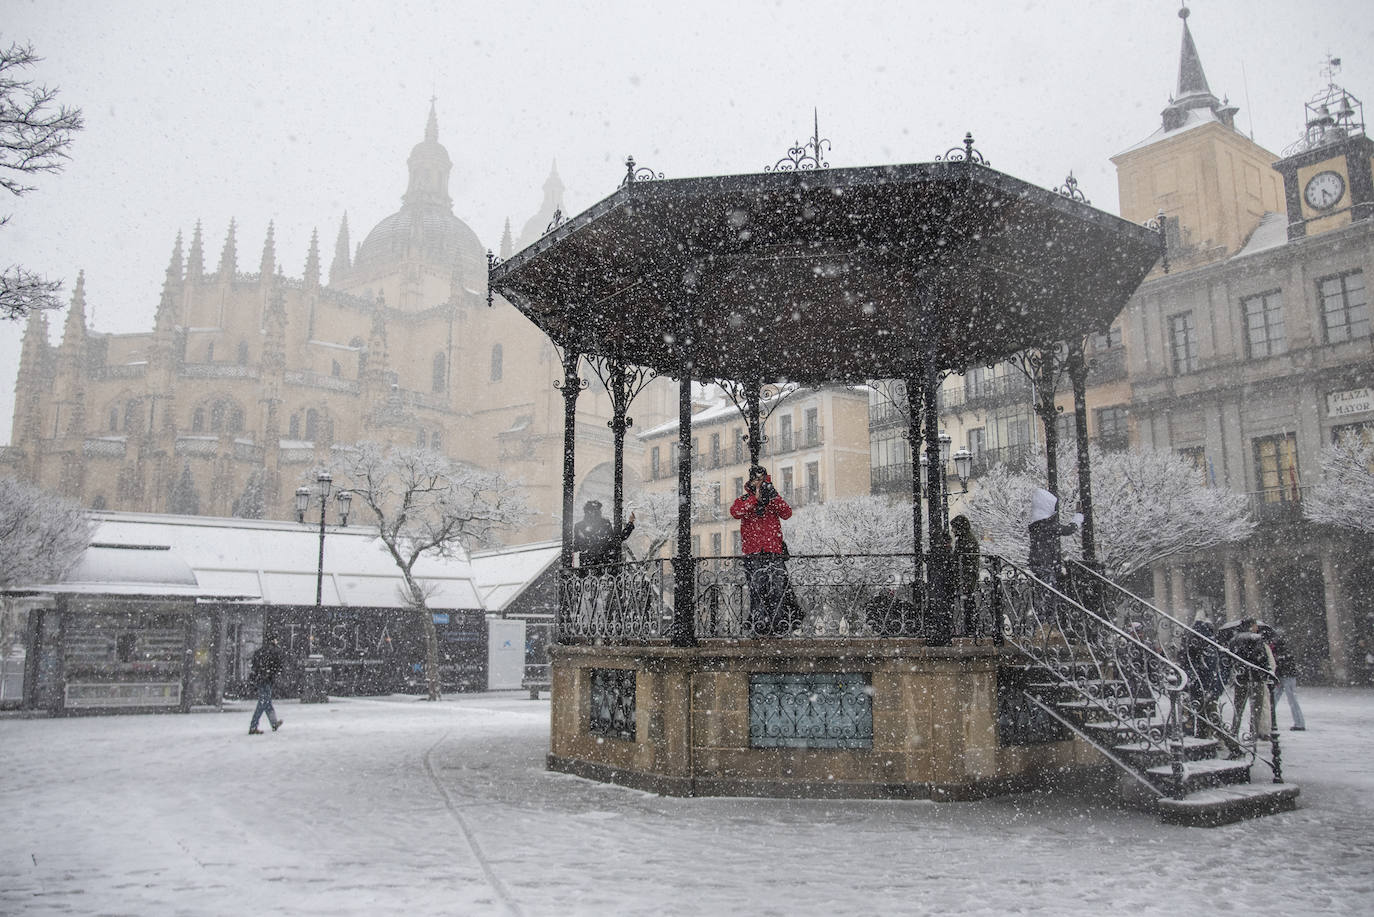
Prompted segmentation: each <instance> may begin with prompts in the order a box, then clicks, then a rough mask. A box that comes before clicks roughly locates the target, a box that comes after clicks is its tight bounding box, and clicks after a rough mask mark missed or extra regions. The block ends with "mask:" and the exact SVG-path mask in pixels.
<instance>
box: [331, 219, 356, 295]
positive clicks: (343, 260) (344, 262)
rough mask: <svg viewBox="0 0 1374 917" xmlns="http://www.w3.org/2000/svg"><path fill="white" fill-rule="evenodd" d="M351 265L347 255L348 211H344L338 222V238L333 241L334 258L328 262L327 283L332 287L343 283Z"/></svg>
mask: <svg viewBox="0 0 1374 917" xmlns="http://www.w3.org/2000/svg"><path fill="white" fill-rule="evenodd" d="M352 266H353V262H352V261H351V260H350V259H349V256H348V211H344V215H343V220H342V221H341V222H340V223H339V238H338V239H337V240H335V242H334V260H333V261H331V262H330V263H329V285H330V286H331V287H334V286H338V285H339V284H341V283H343V280H344V275H346V274H347V273H348V269H349V268H350V267H352Z"/></svg>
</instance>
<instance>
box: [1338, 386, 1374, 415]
mask: <svg viewBox="0 0 1374 917" xmlns="http://www.w3.org/2000/svg"><path fill="white" fill-rule="evenodd" d="M1370 411H1374V389H1370V388H1369V387H1368V386H1366V387H1365V388H1352V389H1346V390H1345V391H1343V392H1330V393H1329V394H1327V396H1326V415H1327V416H1328V417H1349V416H1350V415H1351V414H1368V413H1369V412H1370Z"/></svg>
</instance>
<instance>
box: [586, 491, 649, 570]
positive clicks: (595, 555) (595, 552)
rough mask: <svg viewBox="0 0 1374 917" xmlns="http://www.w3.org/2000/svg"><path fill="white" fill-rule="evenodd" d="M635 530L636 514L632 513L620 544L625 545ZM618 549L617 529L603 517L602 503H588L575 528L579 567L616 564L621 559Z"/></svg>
mask: <svg viewBox="0 0 1374 917" xmlns="http://www.w3.org/2000/svg"><path fill="white" fill-rule="evenodd" d="M634 530H635V514H634V513H630V518H629V519H628V520H626V522H625V527H624V528H623V529H622V530H621V532H620V542H621V543H622V544H623V543H624V541H625V539H626V538H629V537H630V534H631V533H632V532H634ZM616 547H617V545H616V539H615V529H614V527H612V525H611V520H609V519H607V518H606V517H605V516H603V515H601V501H600V500H589V501H587V505H586V506H584V507H583V508H582V521H581V522H579V523H577V525H575V526H573V550H574V551H578V552H581V557H580V558H579V561H578V566H580V567H595V566H598V565H600V564H611V563H615V562H616V561H617V560H619V559H620V558H618V557H617V556H616Z"/></svg>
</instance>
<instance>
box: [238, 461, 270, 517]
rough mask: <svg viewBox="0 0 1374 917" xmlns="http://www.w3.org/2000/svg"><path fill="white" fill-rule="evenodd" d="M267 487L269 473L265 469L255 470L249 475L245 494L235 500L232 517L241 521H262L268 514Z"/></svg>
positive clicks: (245, 482)
mask: <svg viewBox="0 0 1374 917" xmlns="http://www.w3.org/2000/svg"><path fill="white" fill-rule="evenodd" d="M266 486H267V471H266V470H265V469H263V468H254V469H253V471H252V473H251V474H249V475H248V480H246V481H244V482H243V492H242V493H240V494H239V495H238V496H237V497H235V498H234V507H233V509H232V510H231V511H230V515H232V516H236V517H237V518H239V519H261V518H262V517H263V516H265V515H266V514H267V501H266V496H265V488H266Z"/></svg>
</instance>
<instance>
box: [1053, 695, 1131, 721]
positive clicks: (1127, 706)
mask: <svg viewBox="0 0 1374 917" xmlns="http://www.w3.org/2000/svg"><path fill="white" fill-rule="evenodd" d="M1051 703H1053V705H1054V708H1055V709H1056V710H1059V711H1061V712H1063V713H1066V714H1069V715H1071V716H1077V717H1079V718H1080V719H1082V718H1083V717H1084V716H1086V715H1088V714H1090V713H1102V714H1104V715H1111V714H1112V713H1116V714H1118V715H1121V716H1150V715H1152V714H1153V713H1154V712H1155V702H1154V699H1153V698H1129V697H1112V698H1107V699H1105V700H1088V699H1086V698H1081V697H1080V698H1074V699H1073V700H1057V701H1052V702H1051Z"/></svg>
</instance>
